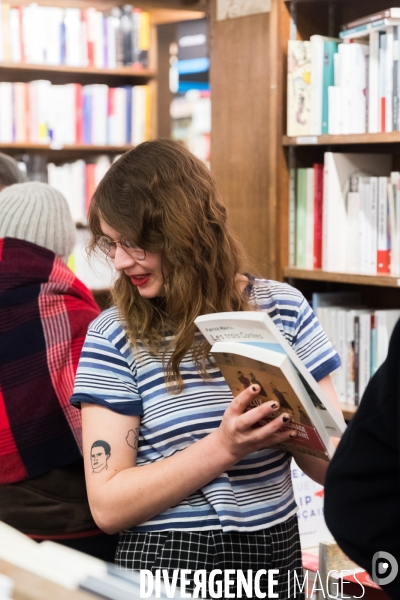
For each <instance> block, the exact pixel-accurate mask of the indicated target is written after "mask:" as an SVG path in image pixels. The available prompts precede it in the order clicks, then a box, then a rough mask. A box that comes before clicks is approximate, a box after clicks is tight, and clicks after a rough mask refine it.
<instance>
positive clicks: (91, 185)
mask: <svg viewBox="0 0 400 600" xmlns="http://www.w3.org/2000/svg"><path fill="white" fill-rule="evenodd" d="M95 175H96V165H91V164H88V165H86V182H85V183H86V188H85V191H86V194H85V195H86V198H85V212H86V216H87V215H88V212H89V206H90V202H91V200H92V196H93V194H94V191H95Z"/></svg>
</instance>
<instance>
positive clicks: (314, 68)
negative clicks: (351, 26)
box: [310, 35, 340, 135]
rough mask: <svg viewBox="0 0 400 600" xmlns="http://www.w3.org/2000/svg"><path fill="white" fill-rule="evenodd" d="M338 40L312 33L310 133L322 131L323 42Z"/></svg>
mask: <svg viewBox="0 0 400 600" xmlns="http://www.w3.org/2000/svg"><path fill="white" fill-rule="evenodd" d="M328 41H335V42H339V41H340V40H339V39H338V38H332V37H326V36H323V35H312V36H311V37H310V42H311V131H310V133H311V135H321V133H322V98H323V73H324V43H325V42H328Z"/></svg>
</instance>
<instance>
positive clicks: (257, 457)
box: [71, 279, 340, 531]
mask: <svg viewBox="0 0 400 600" xmlns="http://www.w3.org/2000/svg"><path fill="white" fill-rule="evenodd" d="M250 298H251V301H252V302H253V303H254V304H255V305H256V306H257V307H258V309H260V310H266V311H267V312H268V313H269V315H270V316H271V317H272V319H273V320H274V322H275V324H276V325H277V326H278V328H279V329H280V330H281V331H282V333H283V334H284V335H285V337H286V339H287V340H288V342H289V343H290V344H291V345H292V346H293V348H294V350H295V351H296V352H297V354H298V355H299V356H300V358H301V359H302V360H303V362H304V364H305V365H306V366H307V367H308V369H309V370H310V371H311V373H312V374H313V376H314V377H315V379H316V380H317V381H319V380H321V379H322V378H323V377H325V376H326V375H328V374H329V373H330V372H331V371H333V370H335V369H336V368H337V367H338V366H339V365H340V359H339V357H338V355H337V354H336V352H335V351H334V349H333V347H332V345H331V344H330V342H329V340H328V338H327V337H326V335H325V333H324V331H323V330H322V328H321V326H320V324H319V323H318V321H317V319H316V317H315V315H314V314H313V312H312V310H311V308H310V306H309V304H308V302H307V301H306V300H305V298H304V297H303V296H302V295H301V293H300V292H299V291H297V290H295V289H294V288H292V287H290V286H289V285H287V284H282V283H278V282H274V281H267V280H263V279H256V280H255V281H254V284H253V286H252V289H251V292H250ZM197 335H198V336H201V334H200V333H198V334H197ZM180 371H181V374H182V378H183V381H184V384H185V388H184V390H183V391H182V392H181V393H180V394H179V395H172V394H170V393H168V391H167V389H166V386H165V380H164V371H163V368H162V361H161V356H160V357H154V356H151V355H150V354H149V353H148V352H147V351H146V349H145V348H144V347H143V346H141V345H140V344H139V346H138V348H137V349H135V351H134V353H133V352H132V350H131V348H130V345H129V343H128V342H127V338H126V336H125V332H124V329H123V327H122V326H121V323H120V321H119V318H118V314H117V311H116V309H115V308H111V309H109V310H106V311H105V312H104V313H103V314H101V315H100V316H99V317H98V318H97V319H96V320H95V321H93V323H92V324H91V326H90V328H89V332H88V334H87V337H86V341H85V344H84V346H83V350H82V355H81V358H80V362H79V367H78V372H77V377H76V382H75V390H74V395H73V396H72V399H71V402H72V404H73V405H75V406H79V405H80V403H81V402H87V403H91V404H99V405H102V406H106V407H108V408H109V409H110V410H113V411H115V412H118V413H121V414H125V415H141V421H140V438H139V447H138V454H137V465H138V467H140V466H143V465H147V464H149V463H152V462H155V461H158V460H162V459H163V458H166V457H168V456H171V455H173V454H175V453H176V452H178V451H180V450H183V449H184V448H187V447H188V446H189V445H190V444H192V443H193V442H196V441H197V440H200V439H202V438H203V437H204V436H206V435H207V434H208V433H211V432H212V431H213V430H214V429H216V428H217V427H218V426H219V424H220V422H221V418H222V416H223V414H224V411H225V410H226V408H227V406H228V404H229V402H231V400H232V394H231V391H230V390H229V388H228V386H227V384H226V383H225V381H224V379H223V377H222V375H221V373H220V371H219V370H218V369H217V368H215V367H211V366H210V368H209V369H208V371H209V373H210V375H211V379H209V380H207V381H205V380H204V379H202V378H201V376H200V375H199V374H198V372H197V370H196V368H195V366H194V364H193V361H192V359H191V354H190V353H189V354H188V355H187V356H185V358H184V359H183V361H182V363H181V365H180ZM160 485H162V482H160ZM296 512H297V506H296V503H295V500H294V496H293V490H292V485H291V476H290V456H289V455H288V454H286V453H285V452H282V451H281V450H274V449H265V450H259V451H257V452H255V453H253V454H251V455H248V456H247V457H246V458H245V459H243V460H241V461H240V462H239V463H237V464H236V465H235V466H234V467H232V468H231V469H229V470H228V471H227V472H225V473H221V475H220V476H219V477H218V478H217V479H214V480H213V481H211V482H210V483H209V484H207V485H205V486H204V487H202V488H201V489H200V490H198V491H197V492H195V493H193V494H191V495H190V496H189V497H188V498H186V499H185V500H183V501H182V502H180V503H179V504H177V505H176V506H172V507H171V508H169V509H168V510H166V511H165V512H163V513H162V514H160V515H157V516H155V517H153V518H151V519H149V520H148V521H147V522H145V523H142V524H141V525H139V526H136V527H133V528H132V531H164V530H191V531H199V530H207V529H222V530H223V531H257V530H259V529H264V528H267V527H270V526H272V525H275V524H277V523H280V522H283V521H285V520H287V519H288V518H289V517H290V516H292V515H294V514H295V513H296Z"/></svg>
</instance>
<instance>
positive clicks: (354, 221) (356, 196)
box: [347, 191, 360, 273]
mask: <svg viewBox="0 0 400 600" xmlns="http://www.w3.org/2000/svg"><path fill="white" fill-rule="evenodd" d="M359 219H360V193H359V192H358V191H357V192H349V193H348V194H347V265H348V271H349V272H350V273H359V272H360V261H359V254H360V251H359V244H360V242H359Z"/></svg>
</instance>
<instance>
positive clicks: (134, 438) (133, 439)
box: [125, 428, 139, 450]
mask: <svg viewBox="0 0 400 600" xmlns="http://www.w3.org/2000/svg"><path fill="white" fill-rule="evenodd" d="M125 439H126V443H127V444H128V446H130V447H131V448H133V449H134V450H137V447H138V440H139V429H138V428H136V429H135V430H133V429H130V430H129V431H128V435H127V436H126V438H125Z"/></svg>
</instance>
